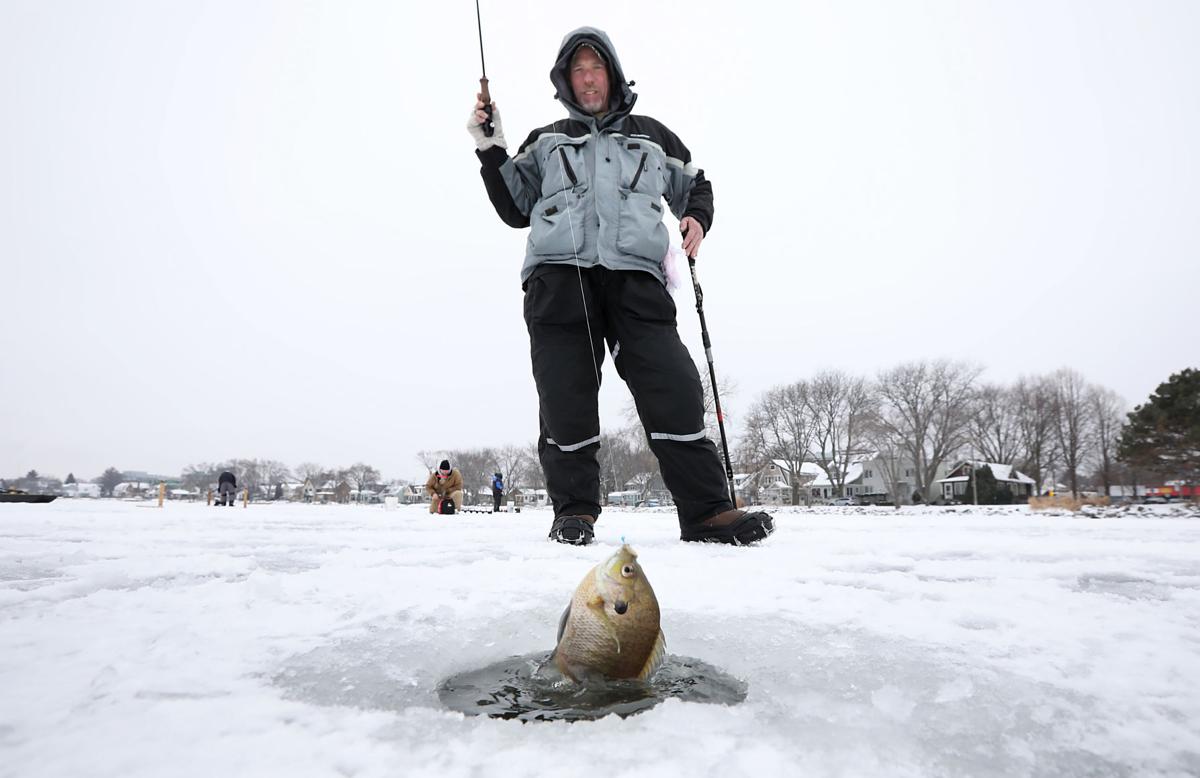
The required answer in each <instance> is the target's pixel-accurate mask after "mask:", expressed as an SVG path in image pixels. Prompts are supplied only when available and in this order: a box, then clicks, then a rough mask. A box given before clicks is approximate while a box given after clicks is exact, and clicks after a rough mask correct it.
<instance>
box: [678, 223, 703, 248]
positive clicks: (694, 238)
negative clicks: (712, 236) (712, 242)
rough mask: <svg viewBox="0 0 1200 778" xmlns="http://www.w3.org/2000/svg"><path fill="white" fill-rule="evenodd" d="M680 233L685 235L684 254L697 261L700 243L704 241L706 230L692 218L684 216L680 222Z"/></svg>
mask: <svg viewBox="0 0 1200 778" xmlns="http://www.w3.org/2000/svg"><path fill="white" fill-rule="evenodd" d="M679 231H680V232H681V233H683V253H684V254H687V255H688V257H689V258H690V259H695V258H696V255H697V254H699V253H700V242H701V241H702V240H704V228H703V227H701V226H700V222H698V221H696V220H695V219H693V218H692V217H691V216H684V217H683V218H682V219H680V221H679Z"/></svg>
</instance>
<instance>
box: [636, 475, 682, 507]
mask: <svg viewBox="0 0 1200 778" xmlns="http://www.w3.org/2000/svg"><path fill="white" fill-rule="evenodd" d="M624 485H625V489H624V490H623V491H627V492H637V493H638V494H639V495H641V496H640V498H639V500H638V501H639V502H641V501H646V500H658V502H659V504H660V505H674V504H675V498H673V497H672V496H671V490H669V489H667V485H666V483H664V482H663V477H662V474H661V473H659V472H657V471H654V472H649V473H638V474H637V475H635V476H634V477H633V478H630V479H629V480H628V481H626V482H625V484H624Z"/></svg>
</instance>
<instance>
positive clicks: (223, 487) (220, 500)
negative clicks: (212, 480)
mask: <svg viewBox="0 0 1200 778" xmlns="http://www.w3.org/2000/svg"><path fill="white" fill-rule="evenodd" d="M236 499H237V476H235V475H234V474H233V473H231V472H229V471H228V470H226V471H225V472H223V473H221V475H220V476H219V477H218V478H217V505H233V503H234V500H236Z"/></svg>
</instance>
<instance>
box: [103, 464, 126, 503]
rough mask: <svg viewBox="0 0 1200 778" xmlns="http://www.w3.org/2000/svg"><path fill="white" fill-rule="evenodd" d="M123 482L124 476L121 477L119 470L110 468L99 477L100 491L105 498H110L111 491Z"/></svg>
mask: <svg viewBox="0 0 1200 778" xmlns="http://www.w3.org/2000/svg"><path fill="white" fill-rule="evenodd" d="M124 480H125V476H123V475H121V471H120V470H118V469H117V468H115V467H110V468H108V469H107V470H105V471H104V475H102V476H100V490H101V492H103V493H104V495H105V496H107V497H112V493H113V489H115V488H116V487H117V484H119V483H121V482H122V481H124Z"/></svg>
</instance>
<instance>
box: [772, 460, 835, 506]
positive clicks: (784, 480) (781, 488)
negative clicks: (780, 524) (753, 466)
mask: <svg viewBox="0 0 1200 778" xmlns="http://www.w3.org/2000/svg"><path fill="white" fill-rule="evenodd" d="M821 474H822V472H821V468H820V467H818V466H817V465H816V464H815V463H813V462H802V463H801V464H800V469H799V474H798V476H793V474H792V467H791V463H789V462H788V461H786V460H783V459H773V460H771V462H770V463H769V464H767V466H766V467H764V468H763V469H762V470H760V471H759V472H758V474H757V475H758V483H759V488H758V502H760V503H762V504H764V505H791V504H792V482H793V481H794V480H797V478H798V480H799V487H800V490H799V495H800V500H801V501H802V502H808V500H807V498H808V497H809V494H810V493H809V491H808V487H809V485H810V484H811V483H812V482H813V480H814V479H816V478H817V477H818V476H820V475H821Z"/></svg>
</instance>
